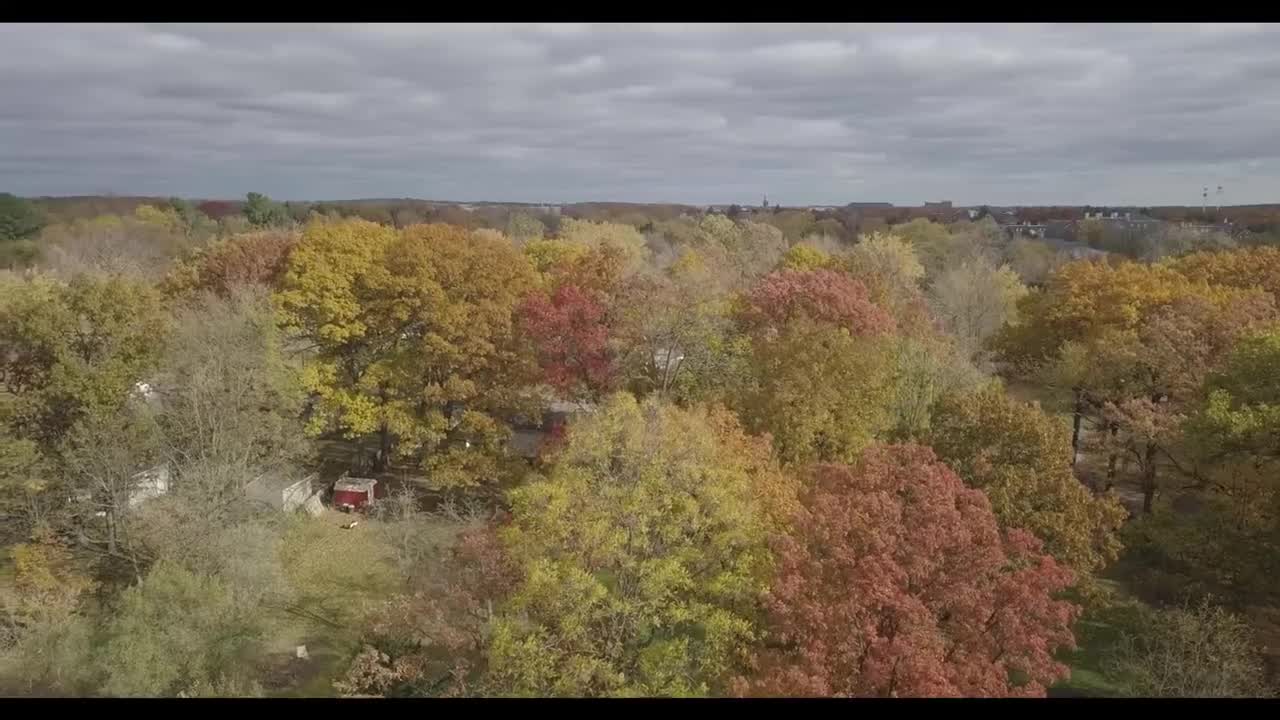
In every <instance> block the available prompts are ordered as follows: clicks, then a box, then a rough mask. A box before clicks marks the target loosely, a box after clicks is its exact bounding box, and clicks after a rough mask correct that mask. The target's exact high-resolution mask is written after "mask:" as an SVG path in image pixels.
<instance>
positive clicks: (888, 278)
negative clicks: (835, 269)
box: [839, 233, 932, 336]
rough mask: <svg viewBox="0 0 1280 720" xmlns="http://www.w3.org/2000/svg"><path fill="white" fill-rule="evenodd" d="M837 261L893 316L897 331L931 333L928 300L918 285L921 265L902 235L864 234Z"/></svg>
mask: <svg viewBox="0 0 1280 720" xmlns="http://www.w3.org/2000/svg"><path fill="white" fill-rule="evenodd" d="M839 264H840V267H841V268H842V269H843V270H845V271H846V272H847V273H848V274H850V275H851V276H853V277H854V278H855V279H857V280H858V281H859V282H861V283H862V284H863V285H865V286H866V288H867V290H868V291H869V292H870V294H871V298H872V300H873V301H874V302H875V303H876V304H877V305H879V306H880V307H883V308H884V309H885V310H887V311H888V312H889V314H890V315H892V316H893V318H894V319H895V320H896V321H897V324H898V329H899V331H900V332H902V333H903V334H909V335H917V336H918V335H926V334H928V333H930V332H932V328H931V325H932V320H931V319H930V317H929V311H928V303H927V300H926V299H925V296H924V294H923V293H922V292H921V287H920V286H921V282H922V280H923V279H924V275H925V271H924V266H922V265H921V264H920V261H919V259H917V257H916V255H915V251H914V250H912V248H911V246H910V245H908V244H907V243H906V242H905V241H903V240H902V239H901V238H899V237H897V236H896V235H888V234H883V233H873V234H871V235H864V236H862V237H860V238H859V240H858V244H857V245H855V246H854V247H853V249H852V250H851V251H850V252H849V253H848V255H846V256H844V257H842V258H841V260H840V263H839Z"/></svg>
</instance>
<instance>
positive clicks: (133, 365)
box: [0, 276, 167, 450]
mask: <svg viewBox="0 0 1280 720" xmlns="http://www.w3.org/2000/svg"><path fill="white" fill-rule="evenodd" d="M166 328H167V324H166V319H165V316H164V314H163V310H162V308H161V305H160V302H159V298H158V296H157V294H156V293H155V292H154V291H153V290H152V289H151V288H150V287H148V286H146V285H144V284H141V283H137V282H133V281H130V280H126V279H123V278H119V277H108V278H102V277H92V276H81V277H77V278H74V279H73V280H72V281H71V282H69V283H65V284H64V283H59V282H56V281H52V280H49V279H46V278H43V277H39V276H37V277H34V278H31V279H26V280H15V281H12V282H7V283H4V284H3V285H0V347H5V348H6V349H7V353H6V354H5V355H4V356H3V357H0V380H3V382H4V386H5V389H6V390H7V391H8V392H9V393H10V394H11V395H12V402H11V403H10V404H9V416H8V418H6V420H7V422H8V423H9V426H10V428H11V430H12V431H13V432H15V433H17V435H18V436H19V437H24V438H28V439H31V440H34V441H36V442H38V443H39V444H41V446H42V447H43V448H44V449H45V450H48V449H50V448H52V447H53V446H55V445H56V443H57V442H58V441H59V440H60V439H61V438H62V437H63V436H64V435H65V434H66V433H67V431H68V430H69V429H70V428H71V427H72V426H73V425H74V424H75V423H76V422H78V421H80V420H81V419H84V418H86V417H89V416H96V417H110V416H111V415H112V414H114V413H115V412H116V411H117V410H118V409H119V408H120V407H121V406H122V405H123V404H124V403H125V402H126V400H127V399H128V397H129V394H130V393H131V392H132V391H133V389H134V386H135V384H137V383H139V382H143V381H145V380H146V379H148V375H149V374H150V373H152V372H153V371H154V368H155V365H156V361H157V359H158V356H159V350H160V348H161V347H162V346H163V345H162V343H163V340H164V334H165V330H166Z"/></svg>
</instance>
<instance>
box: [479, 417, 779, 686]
mask: <svg viewBox="0 0 1280 720" xmlns="http://www.w3.org/2000/svg"><path fill="white" fill-rule="evenodd" d="M791 492H792V490H791V487H790V484H789V482H788V480H787V479H786V478H785V476H783V475H781V474H780V473H779V472H778V470H777V468H776V467H775V466H774V464H773V462H772V460H771V458H770V454H769V449H768V443H767V442H765V441H762V440H756V439H753V438H749V437H747V436H745V435H744V434H743V433H742V431H741V429H739V427H738V425H737V423H736V421H735V420H734V419H733V417H732V416H731V415H729V414H728V413H726V412H724V411H718V410H713V411H706V410H700V409H692V410H681V409H678V408H675V407H672V406H670V405H665V404H662V403H660V402H656V401H652V400H651V401H647V402H646V403H644V404H639V403H637V402H636V401H635V400H633V399H631V398H630V397H629V396H626V395H616V396H614V397H613V398H612V399H610V400H609V401H608V402H607V403H605V404H604V405H603V406H602V407H601V409H600V410H599V411H598V412H597V413H595V414H594V415H592V416H590V417H588V418H585V419H584V420H582V421H580V422H579V423H577V424H576V425H574V426H572V428H571V429H570V432H569V437H568V444H567V446H566V447H565V448H564V450H563V451H562V453H561V454H560V455H559V456H558V458H557V459H556V462H555V465H554V466H553V468H552V470H551V473H550V475H549V477H547V478H546V479H541V480H535V481H533V482H531V483H529V484H526V485H523V486H521V487H519V488H518V489H516V490H514V491H513V493H512V497H511V500H512V513H513V523H512V525H511V526H510V527H509V528H508V529H506V530H505V531H504V533H503V537H504V544H505V546H506V547H507V548H508V550H509V551H510V552H511V553H512V556H513V557H514V558H515V559H516V562H517V563H518V566H519V568H520V577H521V580H520V582H519V583H518V584H517V586H516V588H515V591H514V594H513V595H512V596H511V598H510V600H509V601H508V602H507V603H506V604H505V605H504V606H503V609H502V612H501V614H500V617H499V619H498V621H497V624H496V626H495V628H494V631H493V636H492V644H491V646H490V650H489V655H488V667H489V675H490V682H491V683H492V685H491V687H492V691H493V692H494V693H499V694H512V695H569V696H635V695H664V696H671V695H676V696H689V695H707V694H710V693H713V692H715V691H716V690H717V689H718V688H719V687H720V681H721V679H722V678H724V677H726V676H727V675H728V674H729V673H731V672H733V671H734V670H735V669H736V668H737V667H738V666H739V665H738V664H739V661H740V659H741V658H740V654H741V650H742V648H743V647H744V644H745V643H748V642H750V641H751V640H752V639H753V637H754V634H755V627H754V624H753V620H754V618H755V616H756V611H757V607H758V606H757V602H758V598H759V596H760V593H761V591H762V590H763V589H764V586H765V583H766V581H767V578H768V573H769V567H770V563H771V561H770V555H769V552H768V550H767V548H766V536H767V535H768V533H769V532H771V531H773V530H776V529H778V528H780V523H781V519H782V517H784V516H785V512H786V510H787V509H788V508H789V501H788V498H789V497H793V496H792V495H791Z"/></svg>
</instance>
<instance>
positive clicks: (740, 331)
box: [0, 194, 1280, 697]
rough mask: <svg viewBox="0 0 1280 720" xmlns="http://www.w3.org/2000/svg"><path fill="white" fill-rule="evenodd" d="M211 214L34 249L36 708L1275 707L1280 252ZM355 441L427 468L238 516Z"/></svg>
mask: <svg viewBox="0 0 1280 720" xmlns="http://www.w3.org/2000/svg"><path fill="white" fill-rule="evenodd" d="M187 210H191V211H192V213H188V212H187ZM206 210H212V211H213V215H210V214H209V212H206ZM206 210H201V209H200V208H187V207H186V206H182V205H180V204H174V203H170V204H168V205H164V206H157V205H144V206H141V207H138V208H136V209H135V210H133V212H132V213H131V214H130V215H128V216H126V217H119V216H111V217H113V218H114V219H113V220H93V221H72V222H71V223H70V224H63V223H54V224H52V225H46V226H44V227H43V228H36V229H35V230H30V231H24V232H25V234H24V235H22V236H21V237H20V238H15V239H9V240H8V242H10V243H18V242H22V243H28V244H29V245H30V246H31V247H30V252H29V253H28V254H26V255H25V256H23V257H24V260H23V263H24V265H27V266H29V267H26V269H24V270H23V271H21V272H11V273H9V274H8V276H6V277H5V279H4V282H3V283H2V284H0V347H3V348H4V349H5V354H4V355H3V356H0V380H2V381H3V390H0V486H2V488H0V490H2V491H3V492H2V494H0V511H2V512H4V513H5V518H6V522H5V527H6V529H7V530H8V532H9V534H10V537H9V538H7V542H8V543H10V545H11V546H10V550H9V554H10V558H11V566H12V581H11V582H10V583H9V585H10V586H11V587H3V588H2V589H3V592H4V596H3V603H4V605H3V607H4V611H5V613H6V615H5V618H4V621H3V622H4V625H3V627H4V632H5V634H4V636H3V638H0V640H2V641H3V642H0V647H2V648H3V651H2V653H3V654H0V678H3V682H5V683H6V684H7V685H8V686H9V688H11V689H12V691H13V692H17V693H63V694H104V695H175V694H185V695H251V694H277V693H282V692H320V693H323V692H338V693H342V694H346V695H387V696H422V695H425V696H438V695H446V696H458V695H573V696H627V695H662V696H701V695H746V696H757V695H856V696H886V697H892V696H948V695H964V696H1043V695H1044V694H1045V693H1046V692H1047V691H1048V689H1049V688H1051V687H1054V686H1057V685H1060V684H1063V683H1072V684H1074V685H1077V686H1080V685H1082V684H1083V683H1084V682H1085V681H1090V682H1093V686H1091V689H1092V690H1094V691H1097V692H1115V693H1121V694H1135V695H1169V696H1187V695H1260V694H1267V693H1269V692H1270V689H1269V688H1270V685H1269V684H1268V683H1269V681H1268V679H1267V677H1266V675H1265V667H1264V665H1263V663H1262V660H1261V658H1260V652H1259V643H1258V640H1257V637H1256V635H1255V633H1256V632H1257V631H1258V627H1259V626H1258V623H1257V622H1255V619H1254V615H1250V613H1255V614H1256V611H1257V609H1258V608H1264V609H1265V608H1274V607H1275V599H1276V595H1275V593H1276V590H1277V588H1276V586H1275V582H1274V580H1273V578H1275V577H1276V574H1275V573H1274V572H1271V567H1270V565H1271V564H1272V563H1274V559H1275V558H1276V557H1278V556H1277V554H1276V553H1275V552H1274V550H1275V542H1276V540H1277V538H1280V530H1278V529H1277V525H1276V513H1275V511H1276V510H1277V509H1280V508H1278V507H1277V503H1278V502H1280V499H1278V497H1280V496H1277V494H1276V493H1275V483H1274V480H1273V479H1272V478H1273V477H1274V468H1273V467H1272V465H1271V464H1272V463H1273V462H1274V461H1275V449H1274V447H1272V445H1273V443H1272V442H1271V440H1272V439H1273V437H1274V431H1275V429H1276V428H1275V425H1276V423H1277V421H1278V418H1277V417H1273V416H1274V415H1275V413H1274V412H1273V408H1272V406H1273V405H1274V404H1275V403H1276V402H1277V401H1276V399H1275V398H1273V397H1272V396H1273V395H1276V394H1277V393H1280V379H1277V377H1276V376H1275V373H1274V372H1272V370H1271V369H1272V368H1274V367H1277V366H1278V365H1276V364H1275V362H1274V361H1276V360H1280V358H1273V357H1271V355H1268V353H1272V354H1275V352H1280V344H1277V340H1276V339H1277V338H1280V330H1277V325H1276V322H1277V317H1276V307H1275V292H1277V291H1280V251H1276V250H1273V249H1271V248H1255V249H1248V250H1231V251H1220V252H1198V253H1191V254H1187V255H1181V256H1178V257H1173V258H1169V259H1165V260H1162V261H1161V262H1159V263H1156V264H1143V263H1135V262H1130V261H1114V262H1106V261H1096V262H1085V261H1078V262H1069V261H1068V258H1067V257H1065V256H1063V255H1061V254H1059V253H1057V252H1056V251H1055V250H1053V249H1052V248H1051V247H1050V246H1048V245H1046V244H1044V243H1041V242H1038V241H1036V240H1032V239H1020V240H1016V241H1009V240H1008V239H1007V238H1006V236H1005V235H1004V233H1003V232H1002V231H1001V230H1000V229H999V228H998V227H996V226H995V224H994V223H993V222H991V221H990V220H989V219H988V220H984V221H981V222H967V221H962V222H956V223H952V224H949V225H943V224H940V223H935V222H931V221H929V220H926V219H919V218H918V219H915V220H912V221H910V222H907V223H902V224H900V225H898V226H895V227H894V228H893V232H892V233H888V232H877V231H873V232H868V233H861V234H859V235H852V234H851V233H850V230H849V228H848V227H847V226H845V225H843V224H842V223H840V221H838V220H835V221H834V222H835V223H836V224H840V229H839V230H837V228H836V227H835V226H834V225H832V224H830V223H828V224H826V225H823V223H825V222H826V220H825V219H823V220H818V219H816V216H812V214H810V215H809V216H808V217H811V218H813V221H812V222H810V221H809V219H808V217H806V216H805V215H803V214H797V215H788V214H786V212H787V211H779V212H777V213H773V214H767V215H756V214H754V213H753V214H751V215H750V216H743V215H739V216H738V217H737V218H736V219H735V218H730V217H728V216H726V215H719V214H705V215H704V214H698V215H693V214H672V215H666V216H664V215H659V216H657V217H648V218H636V219H635V222H607V221H598V220H588V219H581V218H575V217H572V216H564V215H562V216H560V217H558V218H555V220H554V221H551V220H550V218H542V217H539V216H537V215H533V214H528V213H523V212H521V213H512V214H510V215H509V216H508V217H507V218H506V220H505V224H504V226H503V228H502V229H501V230H498V229H493V228H487V227H486V228H475V227H467V226H463V225H456V224H448V223H438V222H437V223H408V224H402V223H400V222H396V221H395V220H394V218H393V219H392V222H372V221H370V220H366V219H361V218H351V217H340V216H337V215H340V214H329V213H323V212H320V213H317V212H315V211H314V208H313V209H312V210H311V211H310V212H309V213H308V215H307V219H306V222H305V223H299V222H298V220H297V218H296V217H295V216H294V214H293V213H292V212H291V211H290V209H289V207H288V206H286V205H284V204H279V203H274V202H273V201H271V200H270V199H269V198H265V197H264V196H261V195H256V194H251V195H250V196H249V198H248V200H247V202H246V203H245V204H244V205H243V206H242V207H241V208H240V212H239V213H238V214H227V215H224V216H222V217H219V218H216V219H215V217H214V215H217V214H218V213H217V211H216V209H206ZM622 210H623V211H625V212H632V210H630V209H625V208H624V209H622ZM77 223H88V224H77ZM114 223H118V225H116V224H114ZM240 223H243V224H244V225H245V226H248V227H250V228H253V229H252V230H249V231H242V229H243V226H242V227H241V228H237V227H236V225H237V224H240ZM18 225H19V226H22V225H21V223H18ZM108 225H110V227H112V228H116V229H115V230H113V231H112V232H110V233H108V232H105V231H103V230H102V229H101V228H102V227H106V226H108ZM780 225H781V226H780ZM1001 376H1003V378H1002V377H1001ZM1027 388H1030V390H1031V392H1033V393H1034V394H1035V395H1036V396H1037V397H1038V398H1040V399H1041V400H1042V401H1043V402H1031V403H1028V402H1025V401H1024V400H1022V399H1020V397H1021V395H1020V394H1021V393H1024V392H1027ZM556 403H559V404H565V403H570V404H571V406H572V407H574V408H577V416H576V417H574V418H573V419H572V420H571V421H570V422H569V424H568V426H567V429H566V430H564V431H563V432H560V431H558V430H553V431H549V432H547V433H546V441H545V442H544V443H542V444H541V446H540V450H539V452H538V453H537V455H536V457H534V458H533V459H532V460H528V459H526V458H525V457H523V456H522V455H521V454H520V453H517V452H514V451H513V446H512V438H513V434H514V433H515V431H516V430H518V429H521V428H527V427H530V426H533V425H537V424H538V421H537V419H538V418H539V417H540V416H541V415H542V413H543V411H544V410H546V409H547V408H548V407H550V406H552V405H553V404H556ZM334 462H337V463H338V464H339V465H341V467H342V468H343V469H346V470H350V471H353V472H355V473H361V474H363V473H376V474H379V475H380V476H381V477H393V478H400V479H402V480H404V481H405V483H404V490H403V492H400V493H397V494H396V495H395V496H394V497H392V498H389V499H387V500H386V501H383V502H380V503H378V505H379V507H378V509H377V510H376V511H375V516H374V517H373V518H371V519H370V520H369V522H368V523H362V524H361V525H360V526H359V527H358V528H355V529H352V530H340V529H337V528H336V526H335V525H333V524H332V523H331V522H329V523H326V522H325V521H324V520H323V519H312V518H307V517H305V516H299V517H289V516H284V515H282V514H279V513H273V512H270V511H267V510H265V509H261V508H256V507H254V506H252V505H251V504H249V503H247V502H246V501H245V499H244V495H245V488H246V486H247V485H248V484H249V483H250V482H252V481H254V480H256V479H258V478H261V477H264V476H273V475H276V476H285V477H290V476H295V475H296V476H300V475H301V474H303V473H305V472H307V471H308V470H310V469H312V468H314V467H318V466H322V465H324V464H326V463H328V464H329V465H332V464H333V463H334ZM155 468H163V469H164V470H165V471H166V472H167V473H168V477H169V484H168V488H167V492H166V493H164V494H163V495H161V496H159V497H152V498H150V499H146V500H145V501H142V500H139V496H138V492H139V490H140V489H145V484H144V483H145V479H146V477H149V476H148V475H147V474H146V473H145V472H143V471H147V470H154V469H155ZM1131 488H1132V489H1136V490H1137V492H1138V502H1137V504H1136V505H1133V506H1132V507H1131V509H1130V512H1126V510H1125V507H1124V505H1123V504H1122V500H1125V499H1127V496H1126V494H1125V493H1126V491H1127V490H1129V489H1131ZM424 500H430V501H431V502H433V503H436V505H435V506H432V507H427V506H425V505H424ZM1130 513H1132V514H1135V515H1138V516H1139V518H1138V519H1136V520H1134V521H1132V522H1129V523H1127V524H1126V522H1125V521H1126V518H1127V517H1128V515H1129V514H1130ZM0 587H2V586H0ZM1100 628H1101V629H1100ZM304 640H305V641H307V642H308V643H309V644H310V645H311V646H312V647H313V648H315V647H319V648H324V649H325V651H326V653H325V657H326V658H327V659H326V660H325V661H324V663H323V664H321V663H320V661H319V660H317V661H316V664H317V666H321V667H322V668H323V669H322V670H320V674H319V675H318V676H317V677H318V678H319V680H318V684H316V685H307V684H305V683H303V682H302V681H298V680H297V679H296V678H294V679H291V678H283V679H282V678H281V677H279V676H280V672H279V671H278V668H277V666H276V665H275V664H274V663H276V660H275V659H274V658H276V657H277V655H278V654H279V653H278V650H273V648H278V647H280V646H284V647H290V648H291V647H292V645H293V644H303V643H302V642H301V641H304Z"/></svg>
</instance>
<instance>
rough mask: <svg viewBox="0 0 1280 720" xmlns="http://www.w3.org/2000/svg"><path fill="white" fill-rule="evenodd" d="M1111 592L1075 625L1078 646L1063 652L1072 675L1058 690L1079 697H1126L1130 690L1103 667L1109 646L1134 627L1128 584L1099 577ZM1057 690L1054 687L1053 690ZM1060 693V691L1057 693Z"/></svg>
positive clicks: (1060, 684)
mask: <svg viewBox="0 0 1280 720" xmlns="http://www.w3.org/2000/svg"><path fill="white" fill-rule="evenodd" d="M1098 582H1099V583H1100V584H1102V585H1103V587H1104V589H1105V590H1106V591H1107V594H1108V595H1109V596H1110V600H1111V602H1110V604H1109V605H1108V606H1107V607H1105V608H1099V609H1091V610H1089V611H1087V612H1086V613H1085V614H1084V615H1083V616H1082V617H1081V618H1080V619H1079V620H1078V621H1077V622H1076V625H1075V635H1076V645H1077V648H1076V650H1074V651H1072V652H1070V653H1067V654H1065V655H1064V656H1063V658H1062V661H1063V662H1065V663H1066V664H1067V665H1068V666H1070V668H1071V677H1070V678H1069V679H1068V680H1066V681H1064V682H1061V683H1059V684H1058V685H1056V686H1055V687H1054V688H1053V690H1054V691H1065V692H1062V694H1063V695H1073V696H1077V697H1124V696H1126V695H1128V694H1129V693H1128V692H1127V691H1126V689H1125V688H1124V687H1123V686H1122V685H1118V684H1116V683H1115V682H1113V681H1112V680H1110V679H1108V678H1107V676H1106V674H1105V673H1104V672H1103V670H1102V668H1103V665H1104V663H1105V661H1106V654H1107V652H1108V650H1109V649H1110V648H1111V647H1112V646H1113V645H1114V644H1115V642H1116V640H1117V639H1119V637H1120V633H1121V631H1123V630H1126V629H1128V630H1130V631H1131V629H1132V627H1131V625H1130V623H1129V622H1128V621H1129V620H1130V619H1131V617H1132V615H1131V614H1130V613H1131V608H1130V607H1129V603H1131V602H1132V599H1131V598H1130V596H1129V595H1128V593H1127V592H1126V591H1125V589H1124V587H1123V586H1122V585H1121V584H1120V583H1118V582H1116V581H1114V580H1098ZM1051 692H1053V691H1051ZM1054 694H1057V693H1054Z"/></svg>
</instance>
